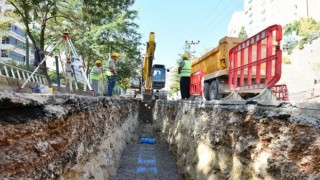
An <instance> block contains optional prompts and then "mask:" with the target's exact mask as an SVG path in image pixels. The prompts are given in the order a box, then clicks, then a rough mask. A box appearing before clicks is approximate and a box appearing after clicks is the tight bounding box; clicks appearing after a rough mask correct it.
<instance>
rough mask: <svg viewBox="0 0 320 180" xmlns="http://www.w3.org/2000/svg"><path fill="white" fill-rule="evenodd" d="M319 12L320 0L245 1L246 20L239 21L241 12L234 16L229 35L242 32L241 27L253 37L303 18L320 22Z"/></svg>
mask: <svg viewBox="0 0 320 180" xmlns="http://www.w3.org/2000/svg"><path fill="white" fill-rule="evenodd" d="M319 12H320V1H319V0H244V10H243V12H242V13H243V15H244V18H242V20H238V19H239V12H236V13H234V14H233V17H232V18H231V21H230V22H229V27H228V35H232V33H233V32H235V31H240V29H241V26H244V27H245V30H246V32H247V34H248V36H252V35H254V34H256V33H258V32H260V31H261V30H263V29H265V28H266V27H268V26H270V25H273V24H280V25H282V26H285V25H286V24H289V23H291V22H293V21H295V20H299V19H300V18H302V17H310V18H314V19H315V20H317V21H320V13H319ZM235 19H237V20H235ZM239 24H241V25H239Z"/></svg>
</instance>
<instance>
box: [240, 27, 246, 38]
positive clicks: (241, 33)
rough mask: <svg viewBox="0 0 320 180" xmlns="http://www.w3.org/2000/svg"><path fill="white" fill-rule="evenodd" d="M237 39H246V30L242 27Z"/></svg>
mask: <svg viewBox="0 0 320 180" xmlns="http://www.w3.org/2000/svg"><path fill="white" fill-rule="evenodd" d="M238 37H239V38H248V35H247V32H246V29H245V28H244V27H243V26H242V27H241V30H240V32H239V35H238Z"/></svg>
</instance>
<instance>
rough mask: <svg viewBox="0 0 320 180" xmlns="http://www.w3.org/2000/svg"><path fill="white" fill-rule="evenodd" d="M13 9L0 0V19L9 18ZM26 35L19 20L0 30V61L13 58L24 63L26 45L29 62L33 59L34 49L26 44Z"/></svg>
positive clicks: (5, 19) (27, 41)
mask: <svg viewBox="0 0 320 180" xmlns="http://www.w3.org/2000/svg"><path fill="white" fill-rule="evenodd" d="M12 11H13V7H12V6H11V5H10V4H8V3H6V2H5V1H4V0H0V21H7V20H10V19H11V17H10V12H12ZM27 38H28V37H27V35H26V33H25V31H24V26H23V25H22V23H20V22H19V21H12V23H10V24H9V27H8V30H7V31H1V34H0V42H1V44H0V51H1V56H0V62H7V61H8V60H13V61H14V62H16V63H18V64H19V63H26V59H27V58H26V55H27V46H29V47H30V48H29V52H28V54H29V63H30V64H32V63H33V61H34V51H33V50H32V46H30V45H28V44H27V43H29V42H30V41H29V40H28V39H27Z"/></svg>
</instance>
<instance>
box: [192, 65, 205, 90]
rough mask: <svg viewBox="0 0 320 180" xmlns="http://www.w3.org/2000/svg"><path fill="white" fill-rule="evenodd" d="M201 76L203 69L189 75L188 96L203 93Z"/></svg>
mask: <svg viewBox="0 0 320 180" xmlns="http://www.w3.org/2000/svg"><path fill="white" fill-rule="evenodd" d="M203 77H204V71H203V70H201V71H197V72H195V73H192V74H191V76H190V96H192V95H200V96H202V95H203Z"/></svg>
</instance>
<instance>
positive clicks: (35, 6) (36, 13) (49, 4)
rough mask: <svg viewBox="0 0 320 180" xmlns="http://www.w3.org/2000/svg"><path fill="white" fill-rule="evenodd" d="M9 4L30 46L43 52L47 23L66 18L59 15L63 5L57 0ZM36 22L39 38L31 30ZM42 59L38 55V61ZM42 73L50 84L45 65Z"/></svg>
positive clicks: (19, 0) (12, 2)
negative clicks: (30, 42)
mask: <svg viewBox="0 0 320 180" xmlns="http://www.w3.org/2000/svg"><path fill="white" fill-rule="evenodd" d="M7 2H8V3H9V4H11V5H12V6H13V7H14V12H15V13H16V14H17V15H18V16H20V18H21V21H22V23H23V24H24V26H25V28H26V34H27V35H28V37H29V38H30V40H31V41H32V44H33V46H34V48H35V49H36V51H38V52H43V51H44V46H45V31H46V27H47V23H48V21H50V20H52V19H54V18H56V17H64V18H68V17H67V16H65V15H63V14H60V13H59V9H58V6H59V3H64V2H63V1H59V0H29V1H21V0H7ZM33 22H37V23H39V24H40V30H39V37H37V35H38V34H36V33H34V32H33V31H32V28H31V24H32V23H33ZM43 59H44V54H43V53H42V54H40V60H41V61H42V60H43ZM43 72H44V75H45V76H46V77H47V80H48V82H49V84H51V81H50V78H49V76H48V72H47V68H46V63H45V62H44V64H43Z"/></svg>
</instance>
